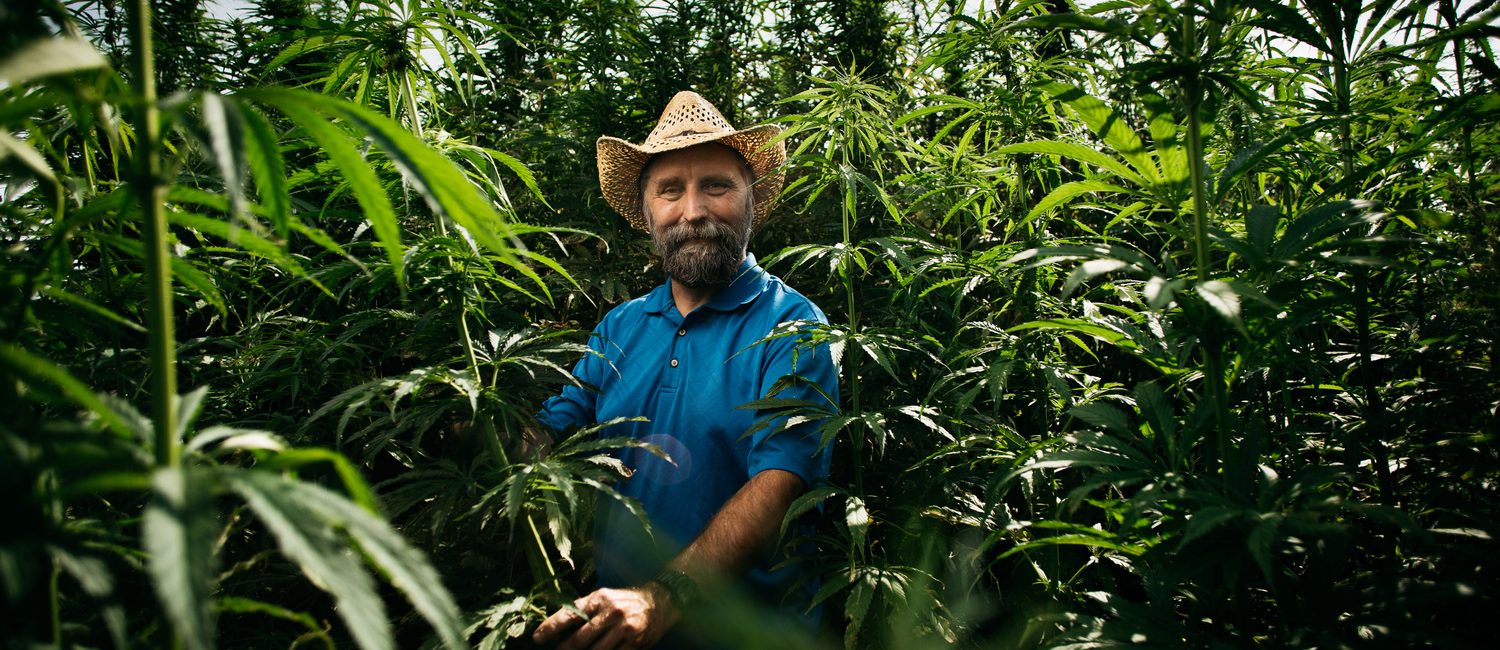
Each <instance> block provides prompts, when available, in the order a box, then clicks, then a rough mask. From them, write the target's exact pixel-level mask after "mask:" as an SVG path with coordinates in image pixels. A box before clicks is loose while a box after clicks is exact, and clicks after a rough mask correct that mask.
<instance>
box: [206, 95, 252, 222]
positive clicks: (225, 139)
mask: <svg viewBox="0 0 1500 650" xmlns="http://www.w3.org/2000/svg"><path fill="white" fill-rule="evenodd" d="M203 125H204V126H205V127H207V128H208V136H209V145H210V147H209V148H210V149H211V150H212V151H213V157H214V163H215V164H216V165H218V167H219V175H220V176H221V177H223V179H224V189H225V191H226V192H227V193H228V194H229V214H230V216H231V217H233V218H235V219H245V218H248V209H247V207H246V202H245V169H246V167H247V166H248V165H246V162H245V121H244V118H242V117H241V116H240V109H239V105H238V104H237V103H236V102H234V101H231V100H227V99H225V98H224V97H222V96H220V95H219V94H218V93H215V92H212V91H205V92H204V93H203Z"/></svg>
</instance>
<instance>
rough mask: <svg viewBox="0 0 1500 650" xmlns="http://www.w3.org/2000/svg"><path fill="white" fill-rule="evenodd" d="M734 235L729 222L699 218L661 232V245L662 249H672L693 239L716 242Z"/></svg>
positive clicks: (731, 238)
mask: <svg viewBox="0 0 1500 650" xmlns="http://www.w3.org/2000/svg"><path fill="white" fill-rule="evenodd" d="M734 236H735V232H734V228H732V227H730V225H729V224H726V223H724V222H722V221H718V220H715V219H699V220H697V221H683V222H680V223H678V224H677V225H675V226H672V227H671V228H668V229H667V231H666V232H664V233H662V236H661V245H662V248H663V249H664V250H672V249H675V248H677V247H678V246H681V245H682V244H683V243H686V242H687V241H689V240H693V239H707V240H710V241H713V242H716V243H717V242H723V241H726V240H731V241H732V240H733V239H734Z"/></svg>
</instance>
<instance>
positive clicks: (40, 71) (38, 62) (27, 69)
mask: <svg viewBox="0 0 1500 650" xmlns="http://www.w3.org/2000/svg"><path fill="white" fill-rule="evenodd" d="M107 67H109V61H107V60H105V58H104V55H102V54H100V53H99V51H98V50H96V49H94V46H93V45H90V44H89V42H88V41H85V40H83V39H80V38H71V37H56V38H45V39H41V40H37V41H33V42H32V43H30V44H28V45H26V46H25V47H23V48H21V49H20V50H18V51H17V52H15V53H14V54H11V55H10V56H8V57H6V58H5V60H4V61H0V83H4V84H7V85H10V86H19V85H21V84H23V83H25V82H27V81H31V80H33V79H40V78H42V77H49V76H52V75H56V74H63V73H65V72H77V71H79V70H90V69H94V68H107Z"/></svg>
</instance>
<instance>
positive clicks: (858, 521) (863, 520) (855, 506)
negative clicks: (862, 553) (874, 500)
mask: <svg viewBox="0 0 1500 650" xmlns="http://www.w3.org/2000/svg"><path fill="white" fill-rule="evenodd" d="M844 525H845V526H846V527H848V529H849V537H850V543H851V544H852V545H853V546H854V547H856V548H859V547H863V546H864V544H865V533H867V532H868V531H869V530H870V511H869V509H868V508H866V507H865V500H864V499H861V498H859V497H857V496H854V495H852V494H851V495H848V496H847V497H845V499H844Z"/></svg>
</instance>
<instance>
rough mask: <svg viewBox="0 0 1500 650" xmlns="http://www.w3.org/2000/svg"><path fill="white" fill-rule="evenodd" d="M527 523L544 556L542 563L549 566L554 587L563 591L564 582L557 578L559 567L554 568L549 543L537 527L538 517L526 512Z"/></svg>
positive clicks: (558, 590)
mask: <svg viewBox="0 0 1500 650" xmlns="http://www.w3.org/2000/svg"><path fill="white" fill-rule="evenodd" d="M526 525H527V526H528V527H530V528H531V539H533V540H535V541H536V550H537V552H538V553H540V554H541V556H542V564H543V565H545V566H546V567H547V577H548V578H549V579H551V580H552V589H553V590H554V591H556V592H557V593H562V583H561V582H558V580H557V569H554V568H552V558H550V557H548V556H547V545H546V544H545V543H543V542H542V533H541V531H538V530H537V529H536V519H534V518H533V517H532V516H531V513H529V512H528V513H526Z"/></svg>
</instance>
